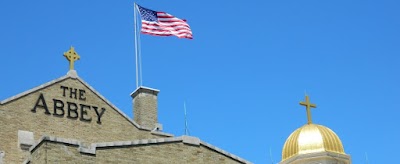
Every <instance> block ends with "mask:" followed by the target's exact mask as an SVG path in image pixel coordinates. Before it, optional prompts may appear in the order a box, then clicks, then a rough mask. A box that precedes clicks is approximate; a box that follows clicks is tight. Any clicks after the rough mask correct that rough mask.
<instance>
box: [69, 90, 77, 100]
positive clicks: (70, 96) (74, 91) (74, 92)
mask: <svg viewBox="0 0 400 164" xmlns="http://www.w3.org/2000/svg"><path fill="white" fill-rule="evenodd" d="M76 90H77V89H76V88H69V98H72V95H74V99H76Z"/></svg>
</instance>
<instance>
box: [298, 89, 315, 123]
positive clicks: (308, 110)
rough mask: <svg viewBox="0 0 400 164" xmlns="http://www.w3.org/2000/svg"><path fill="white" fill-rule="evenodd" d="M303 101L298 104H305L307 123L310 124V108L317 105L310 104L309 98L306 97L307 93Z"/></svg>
mask: <svg viewBox="0 0 400 164" xmlns="http://www.w3.org/2000/svg"><path fill="white" fill-rule="evenodd" d="M305 96H306V98H305V101H303V102H300V105H302V106H305V107H306V111H307V124H311V123H312V120H311V108H316V107H317V105H315V104H311V102H310V98H309V97H308V95H307V94H306V95H305Z"/></svg>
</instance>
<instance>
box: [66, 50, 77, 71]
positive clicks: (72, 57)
mask: <svg viewBox="0 0 400 164" xmlns="http://www.w3.org/2000/svg"><path fill="white" fill-rule="evenodd" d="M64 56H65V58H67V60H68V61H69V70H74V62H75V61H77V60H79V59H80V56H79V55H78V53H76V52H75V49H74V47H72V46H71V48H70V49H69V51H67V52H65V53H64Z"/></svg>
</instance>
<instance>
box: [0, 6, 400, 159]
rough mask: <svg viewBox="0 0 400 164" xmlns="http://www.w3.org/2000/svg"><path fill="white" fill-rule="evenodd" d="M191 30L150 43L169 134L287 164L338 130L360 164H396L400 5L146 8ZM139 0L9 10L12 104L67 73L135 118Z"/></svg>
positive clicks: (6, 58) (7, 85)
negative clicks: (313, 133) (296, 140)
mask: <svg viewBox="0 0 400 164" xmlns="http://www.w3.org/2000/svg"><path fill="white" fill-rule="evenodd" d="M136 2H137V3H139V4H140V5H142V6H144V7H147V8H150V9H153V10H159V11H165V12H168V13H170V14H172V15H174V16H177V17H180V18H185V19H187V20H188V23H189V24H190V26H191V28H192V31H193V36H194V39H193V40H187V39H178V38H176V37H154V36H148V35H142V36H141V43H142V58H143V84H144V85H145V86H147V87H152V88H156V89H159V90H161V92H160V94H159V121H160V122H161V123H162V124H163V125H164V130H165V131H166V132H170V133H173V134H175V135H176V136H180V135H182V134H183V131H184V116H183V101H186V103H187V110H188V118H189V122H188V124H189V129H190V133H191V135H193V136H197V137H199V138H201V139H202V140H204V141H206V142H208V143H211V144H213V145H215V146H217V147H220V148H222V149H224V150H226V151H229V152H231V153H233V154H236V155H238V156H240V157H242V158H245V159H247V160H249V161H251V162H254V163H271V160H270V149H271V152H272V159H273V161H274V162H275V163H277V162H278V161H280V158H281V151H282V147H283V144H284V142H285V140H286V138H287V137H288V136H289V135H290V133H291V132H293V131H294V130H295V129H297V128H298V127H300V126H302V125H304V124H305V123H306V112H305V109H304V108H303V107H302V106H299V105H298V103H299V102H300V101H302V100H303V99H304V93H305V92H307V93H308V94H309V95H310V99H311V101H312V102H313V103H316V104H317V106H318V108H317V109H314V110H312V115H313V121H314V123H317V124H322V125H325V126H327V127H329V128H331V129H332V130H334V131H335V132H336V133H337V134H338V135H339V137H340V138H341V140H342V142H343V144H344V148H345V152H346V153H347V154H350V155H351V157H352V160H353V163H355V164H357V163H365V158H366V157H365V154H366V153H367V154H368V159H369V163H391V162H393V161H396V160H397V154H398V147H399V146H400V140H399V138H400V128H399V125H400V120H399V116H400V112H399V110H400V79H399V70H400V57H399V54H400V48H399V44H400V39H399V38H400V32H399V29H400V21H399V15H400V10H398V9H399V7H400V2H399V1H395V0H380V1H372V0H363V1H361V0H354V1H345V0H338V1H329V2H327V1H317V0H307V1H294V0H286V1H277V0H274V1H271V0H249V1H246V2H245V3H238V2H233V1H211V0H203V1H185V0H175V1H143V0H142V1H136ZM133 3H134V1H128V0H118V1H105V0H98V1H81V0H68V1H67V0H59V1H50V0H48V1H45V0H38V1H28V0H15V1H1V2H0V20H2V23H1V26H0V36H1V39H0V47H1V49H2V52H1V63H2V64H1V65H0V69H1V70H2V78H1V80H0V84H1V85H0V100H4V99H6V98H8V97H11V96H13V95H16V94H18V93H20V92H23V91H25V90H28V89H30V88H33V87H35V86H38V85H40V84H42V83H45V82H47V81H50V80H53V79H55V78H58V77H60V76H63V75H65V74H66V73H67V70H68V62H67V61H66V60H65V58H64V57H63V56H62V54H63V52H65V51H67V50H68V49H69V47H70V46H71V45H72V46H74V47H75V50H76V51H77V52H78V53H79V54H80V56H81V60H80V61H78V62H77V63H76V65H75V68H76V70H77V71H78V74H79V76H80V77H81V78H82V79H84V80H85V81H86V82H88V83H89V84H90V85H92V86H93V87H94V88H95V89H96V90H97V91H99V92H100V93H101V94H102V95H103V96H105V97H106V98H107V99H109V100H110V101H111V102H112V103H114V104H115V105H116V106H117V107H119V108H120V109H122V110H123V111H124V112H125V113H126V114H128V115H129V116H131V117H132V109H131V108H132V107H131V106H132V104H131V98H130V96H129V94H130V93H131V92H132V91H133V90H135V87H136V85H135V57H134V32H133V31H134V30H133V29H134V28H133V27H134V26H133Z"/></svg>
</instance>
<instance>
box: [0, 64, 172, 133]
mask: <svg viewBox="0 0 400 164" xmlns="http://www.w3.org/2000/svg"><path fill="white" fill-rule="evenodd" d="M67 79H76V80H78V81H79V82H81V83H82V84H83V85H84V86H86V87H87V88H89V89H90V90H91V91H92V92H93V93H94V94H95V95H96V96H98V97H99V98H100V99H101V100H103V101H104V102H105V103H106V104H107V105H109V106H111V107H112V108H114V109H115V110H116V111H117V112H118V113H119V114H120V115H121V116H122V117H124V118H125V119H126V120H127V121H129V122H130V123H131V124H132V125H134V126H135V127H136V128H138V129H140V130H146V131H151V134H154V135H159V136H166V137H172V136H173V135H172V134H168V133H164V132H160V131H152V129H149V128H146V127H143V126H140V125H139V124H138V123H136V122H135V121H133V120H132V119H130V118H129V117H128V116H127V115H126V114H125V113H124V112H122V111H121V110H120V109H119V108H118V107H116V106H115V105H114V104H112V103H111V102H110V101H108V100H107V99H106V98H105V97H104V96H102V95H101V94H100V93H99V92H97V91H96V90H95V89H94V88H93V87H92V86H90V85H89V84H88V83H86V82H85V81H83V80H82V79H81V78H80V77H79V76H78V74H77V73H76V71H75V70H70V71H68V73H67V75H65V76H62V77H60V78H57V79H55V80H52V81H49V82H47V83H44V84H42V85H39V86H37V87H34V88H32V89H29V90H27V91H25V92H22V93H19V94H17V95H15V96H12V97H10V98H7V99H5V100H3V101H0V105H4V104H7V103H9V102H12V101H14V100H17V99H19V98H22V97H24V96H27V95H29V94H31V93H33V92H36V91H38V90H41V89H43V88H46V87H49V86H51V85H53V84H56V83H59V82H62V81H64V80H67Z"/></svg>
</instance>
